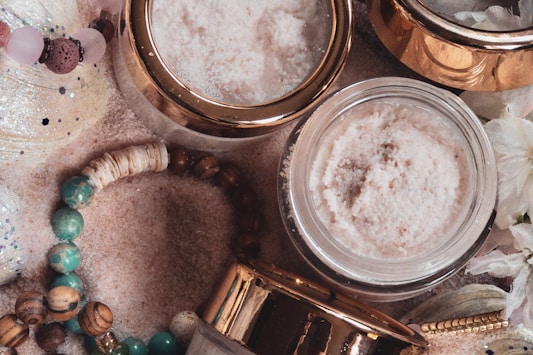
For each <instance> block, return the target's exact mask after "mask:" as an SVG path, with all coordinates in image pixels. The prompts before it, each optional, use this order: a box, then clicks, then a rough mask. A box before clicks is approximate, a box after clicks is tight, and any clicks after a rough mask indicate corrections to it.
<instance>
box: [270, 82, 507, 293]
mask: <svg viewBox="0 0 533 355" xmlns="http://www.w3.org/2000/svg"><path fill="white" fill-rule="evenodd" d="M278 191H279V205H280V209H281V215H282V216H283V222H284V224H285V227H286V230H287V232H288V234H289V236H290V238H291V240H292V242H293V244H294V245H295V246H296V248H297V250H298V251H299V252H300V254H301V255H302V256H303V258H304V259H305V260H306V261H307V262H308V263H309V264H310V265H311V266H312V267H313V268H314V269H315V271H316V272H317V273H318V274H320V275H321V276H322V277H324V278H325V279H326V280H328V281H330V282H331V283H332V284H333V285H334V286H335V287H337V288H340V289H341V290H342V291H344V292H346V293H350V294H352V295H355V296H358V297H360V298H362V299H368V300H372V301H392V300H399V299H404V298H408V297H411V296H414V295H416V294H419V293H421V292H423V291H425V290H428V289H430V288H431V287H433V286H435V285H436V284H438V283H439V282H441V281H443V280H445V279H447V278H448V277H450V276H452V275H453V274H455V273H456V272H457V271H459V270H460V269H461V268H462V267H463V266H464V265H465V263H466V262H467V261H468V260H469V259H470V258H471V257H472V256H473V255H474V254H475V253H476V252H477V251H478V250H479V248H480V247H481V245H482V244H483V242H484V240H485V239H486V237H487V235H488V233H489V231H490V229H491V227H492V223H493V221H494V217H495V205H496V192H497V171H496V163H495V158H494V153H493V151H492V148H491V145H490V142H489V140H488V138H487V136H486V134H485V131H484V129H483V126H482V125H481V123H480V122H479V120H478V118H477V117H476V115H475V114H474V113H473V112H472V111H471V110H470V109H469V108H468V106H467V105H466V104H465V103H464V102H463V101H462V100H461V99H460V98H458V97H457V96H456V95H454V94H452V93H451V92H448V91H446V90H442V89H439V88H436V87H434V86H433V85H431V84H428V83H424V82H421V81H417V80H413V79H407V78H394V77H384V78H378V79H370V80H367V81H363V82H359V83H356V84H352V85H351V86H349V87H346V88H344V89H342V90H340V91H339V92H337V93H335V94H333V95H331V96H330V97H329V98H327V99H326V100H325V101H324V102H323V103H321V104H320V105H319V106H318V107H317V108H316V109H315V110H314V111H313V112H312V113H310V114H309V116H308V117H307V118H306V119H305V120H302V121H301V122H300V123H299V124H298V125H297V127H295V129H294V130H293V132H292V134H291V136H290V137H289V140H288V142H287V144H286V147H285V150H284V153H283V156H282V159H281V163H280V168H279V177H278Z"/></svg>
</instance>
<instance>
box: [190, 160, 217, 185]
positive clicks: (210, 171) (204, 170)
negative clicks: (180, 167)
mask: <svg viewBox="0 0 533 355" xmlns="http://www.w3.org/2000/svg"><path fill="white" fill-rule="evenodd" d="M218 170H219V166H218V159H217V158H215V157H214V156H212V155H210V154H208V155H205V156H203V157H201V158H199V159H198V160H197V161H196V162H195V163H194V165H193V167H192V172H193V174H194V175H195V176H197V177H199V178H201V179H209V178H211V177H213V176H214V175H215V174H216V173H217V172H218Z"/></svg>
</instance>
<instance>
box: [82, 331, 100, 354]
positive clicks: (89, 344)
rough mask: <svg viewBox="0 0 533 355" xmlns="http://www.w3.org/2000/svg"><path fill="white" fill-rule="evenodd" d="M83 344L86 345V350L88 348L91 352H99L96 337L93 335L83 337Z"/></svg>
mask: <svg viewBox="0 0 533 355" xmlns="http://www.w3.org/2000/svg"><path fill="white" fill-rule="evenodd" d="M83 346H84V347H85V350H87V352H88V353H89V354H92V353H94V352H98V346H97V345H96V339H95V338H94V337H93V336H91V335H87V336H86V337H85V338H84V339H83Z"/></svg>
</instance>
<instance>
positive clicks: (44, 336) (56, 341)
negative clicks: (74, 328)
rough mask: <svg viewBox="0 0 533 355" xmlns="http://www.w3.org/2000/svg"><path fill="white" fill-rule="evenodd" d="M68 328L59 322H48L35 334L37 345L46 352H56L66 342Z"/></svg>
mask: <svg viewBox="0 0 533 355" xmlns="http://www.w3.org/2000/svg"><path fill="white" fill-rule="evenodd" d="M66 337H67V330H66V329H65V327H64V326H63V325H62V324H60V323H57V322H53V323H48V324H46V325H44V326H42V327H40V328H39V330H38V331H37V332H36V334H35V341H36V342H37V345H38V346H39V347H40V348H41V349H43V350H44V351H46V352H55V351H56V350H57V348H58V347H59V346H60V345H61V344H63V343H64V342H65V339H66Z"/></svg>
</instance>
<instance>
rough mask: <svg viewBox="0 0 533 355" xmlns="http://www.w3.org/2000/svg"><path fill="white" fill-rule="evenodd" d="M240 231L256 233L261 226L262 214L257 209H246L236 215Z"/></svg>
mask: <svg viewBox="0 0 533 355" xmlns="http://www.w3.org/2000/svg"><path fill="white" fill-rule="evenodd" d="M236 219H237V221H236V222H237V227H238V228H239V231H240V232H248V233H258V232H259V231H260V230H261V227H262V226H263V215H262V214H261V213H260V212H259V211H257V210H254V209H252V210H247V211H244V212H241V213H239V214H238V215H237V216H236Z"/></svg>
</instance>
